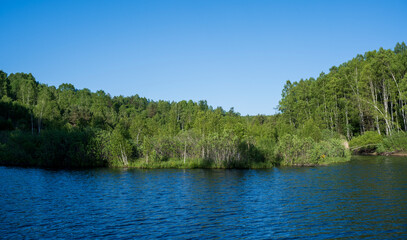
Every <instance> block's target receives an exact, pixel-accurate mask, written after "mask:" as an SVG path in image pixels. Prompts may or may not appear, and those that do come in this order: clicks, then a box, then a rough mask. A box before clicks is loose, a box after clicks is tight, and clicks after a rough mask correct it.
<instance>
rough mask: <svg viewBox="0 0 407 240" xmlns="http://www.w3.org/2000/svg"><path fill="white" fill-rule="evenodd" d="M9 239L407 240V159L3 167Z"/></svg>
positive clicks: (4, 234) (0, 212) (1, 200)
mask: <svg viewBox="0 0 407 240" xmlns="http://www.w3.org/2000/svg"><path fill="white" fill-rule="evenodd" d="M0 181H1V184H0V206H1V208H0V236H1V238H7V239H10V238H18V239H20V238H58V237H60V238H69V239H71V238H91V237H94V238H104V237H107V238H120V237H121V238H143V237H144V238H146V237H149V238H157V237H165V238H188V239H189V238H205V237H206V238H213V237H220V238H226V237H227V238H253V239H259V238H263V239H264V238H278V237H282V238H284V237H287V238H295V237H309V238H311V237H312V238H315V237H317V238H337V237H339V238H341V237H354V238H364V237H367V238H371V237H374V238H386V239H389V238H406V237H407V204H405V203H406V200H407V158H403V157H355V158H353V160H352V161H351V162H350V163H342V164H336V165H331V166H323V167H313V168H299V167H281V168H274V169H268V170H175V169H164V170H162V169H161V170H118V169H116V170H112V169H96V170H82V171H65V170H60V171H56V170H44V169H25V168H6V167H0Z"/></svg>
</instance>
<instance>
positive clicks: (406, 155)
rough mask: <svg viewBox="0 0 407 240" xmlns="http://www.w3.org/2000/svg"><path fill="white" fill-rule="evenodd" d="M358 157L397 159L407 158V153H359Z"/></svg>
mask: <svg viewBox="0 0 407 240" xmlns="http://www.w3.org/2000/svg"><path fill="white" fill-rule="evenodd" d="M355 155H356V156H358V155H359V156H395V157H407V152H403V151H395V152H384V153H377V152H372V153H358V154H355Z"/></svg>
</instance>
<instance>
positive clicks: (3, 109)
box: [0, 42, 407, 168]
mask: <svg viewBox="0 0 407 240" xmlns="http://www.w3.org/2000/svg"><path fill="white" fill-rule="evenodd" d="M406 72H407V47H406V45H405V43H404V42H403V43H401V44H400V43H397V45H396V47H395V48H394V50H384V49H382V48H381V49H379V50H378V51H370V52H366V53H365V54H364V55H357V56H356V57H355V58H353V59H352V60H350V61H348V62H346V63H343V64H341V65H340V66H338V67H335V66H334V67H332V68H331V69H330V71H329V73H327V74H325V73H321V74H320V76H319V77H318V78H316V79H314V78H310V79H305V80H303V79H301V80H300V81H298V82H290V81H287V83H286V84H285V86H284V89H283V91H282V99H281V101H280V103H279V107H278V108H279V110H280V112H279V113H278V114H275V115H272V116H264V115H258V116H240V114H239V113H236V112H235V111H234V110H233V108H232V109H230V110H229V111H226V110H224V109H222V108H221V107H217V108H213V107H212V106H209V105H208V104H207V102H206V101H205V100H201V101H198V102H194V101H179V102H174V101H163V100H160V101H153V100H151V99H147V98H144V97H140V96H138V95H134V96H129V97H124V96H114V97H112V96H110V95H109V94H106V93H105V92H104V91H102V90H99V91H96V92H92V91H90V90H89V89H86V88H85V89H76V88H75V87H74V86H73V85H72V84H68V83H66V84H61V85H60V86H58V87H54V86H48V85H46V84H43V83H39V82H38V81H37V80H36V79H35V77H34V76H33V75H32V74H30V73H28V74H27V73H11V74H7V73H5V72H3V71H0V150H1V151H0V164H2V165H24V166H50V167H98V166H136V167H149V166H155V167H171V166H173V167H194V166H195V167H245V168H247V167H269V166H273V165H278V164H286V165H310V164H321V163H325V162H327V161H335V160H337V159H349V153H348V151H347V150H346V149H345V147H344V144H343V143H344V141H345V140H352V139H354V138H356V137H358V136H362V135H363V134H364V133H367V132H370V131H375V132H376V133H377V134H379V135H385V136H392V135H395V134H396V133H398V132H404V131H406V130H407V107H406V105H407V98H406V95H407V77H406Z"/></svg>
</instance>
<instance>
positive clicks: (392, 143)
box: [377, 132, 407, 153]
mask: <svg viewBox="0 0 407 240" xmlns="http://www.w3.org/2000/svg"><path fill="white" fill-rule="evenodd" d="M394 151H407V133H406V132H397V133H393V134H392V135H391V136H387V137H385V138H384V139H383V141H382V142H381V143H380V144H379V145H378V147H377V152H379V153H383V152H394Z"/></svg>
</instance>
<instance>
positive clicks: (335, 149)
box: [277, 134, 350, 165]
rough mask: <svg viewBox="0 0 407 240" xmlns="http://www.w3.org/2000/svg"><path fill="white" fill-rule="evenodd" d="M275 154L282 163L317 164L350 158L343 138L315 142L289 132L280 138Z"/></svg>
mask: <svg viewBox="0 0 407 240" xmlns="http://www.w3.org/2000/svg"><path fill="white" fill-rule="evenodd" d="M277 155H278V157H279V158H280V160H281V164H282V165H318V164H325V163H330V162H335V161H337V160H338V159H342V160H349V159H350V152H349V151H348V150H347V149H346V148H345V145H344V144H343V140H340V139H335V138H332V139H328V140H325V141H320V142H315V141H314V140H313V139H312V138H299V137H298V136H296V135H290V134H287V135H285V136H284V137H282V138H281V139H280V141H279V144H278V148H277Z"/></svg>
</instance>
